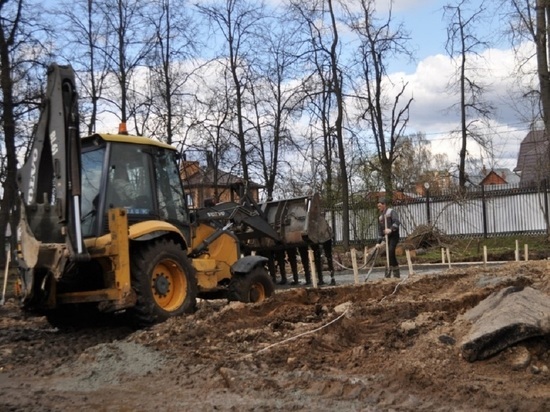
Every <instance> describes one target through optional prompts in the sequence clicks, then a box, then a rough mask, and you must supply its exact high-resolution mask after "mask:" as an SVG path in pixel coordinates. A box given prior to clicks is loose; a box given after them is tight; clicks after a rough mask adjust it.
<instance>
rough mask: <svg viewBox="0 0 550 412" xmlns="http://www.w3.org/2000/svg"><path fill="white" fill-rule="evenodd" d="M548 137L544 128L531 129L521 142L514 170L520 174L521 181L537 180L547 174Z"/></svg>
mask: <svg viewBox="0 0 550 412" xmlns="http://www.w3.org/2000/svg"><path fill="white" fill-rule="evenodd" d="M548 148H549V145H548V138H547V136H546V135H545V133H544V130H531V131H530V132H529V133H527V136H525V138H524V139H523V141H522V142H521V145H520V147H519V154H518V162H517V165H516V167H515V169H514V172H519V173H520V174H521V183H530V182H539V181H540V180H542V179H544V178H545V177H546V176H548V171H549V161H548Z"/></svg>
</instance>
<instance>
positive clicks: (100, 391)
mask: <svg viewBox="0 0 550 412" xmlns="http://www.w3.org/2000/svg"><path fill="white" fill-rule="evenodd" d="M549 269H550V267H549V263H548V262H546V261H538V262H520V263H511V264H507V265H503V266H491V267H489V266H487V267H486V268H484V267H483V266H479V267H471V268H468V269H452V270H447V271H442V272H441V273H438V274H433V275H421V276H420V275H415V276H413V277H411V278H408V279H400V280H399V279H397V280H396V279H382V280H375V281H370V282H368V283H366V284H362V285H358V286H354V285H348V286H336V287H324V288H321V289H312V288H307V289H306V288H304V287H303V286H302V287H297V288H292V289H284V290H283V289H281V290H278V293H276V294H275V295H274V296H273V297H272V298H270V299H269V300H268V301H266V302H264V303H262V304H242V303H231V304H227V303H226V302H225V301H201V302H200V303H199V309H198V311H197V312H196V313H194V314H193V315H190V316H187V317H183V318H176V319H170V320H169V321H167V322H165V323H163V324H159V325H156V326H154V327H152V328H150V329H147V330H139V331H132V330H131V329H129V328H127V327H125V326H121V325H118V326H117V325H104V326H103V327H100V328H83V329H80V330H73V331H58V330H56V329H53V328H51V327H50V326H49V325H48V324H47V323H46V321H45V319H44V318H40V317H26V316H24V315H22V314H21V312H19V310H18V308H17V305H16V304H15V303H14V302H13V301H10V302H9V303H8V305H6V306H4V307H1V308H0V316H1V317H0V362H1V364H0V368H1V369H0V390H1V391H2V394H3V395H2V400H0V410H30V411H33V410H36V411H48V410H51V411H57V410H59V411H61V410H74V409H80V410H84V411H86V410H90V411H91V410H94V411H95V410H107V411H118V410H137V411H140V410H143V411H149V410H157V411H169V410H197V411H211V410H239V411H252V410H285V411H286V410H315V411H334V410H400V411H412V410H415V411H418V410H420V411H422V410H424V411H456V410H464V411H468V410H479V411H483V410H500V411H515V410H522V411H543V410H550V372H549V367H550V351H549V349H550V337H549V336H543V337H535V338H530V339H528V340H525V341H522V342H519V343H516V344H514V345H513V346H510V347H508V348H506V349H504V350H503V351H501V352H499V353H498V354H496V355H495V356H493V357H491V358H489V359H486V360H483V361H476V362H468V361H466V360H465V359H463V358H462V357H461V350H460V349H461V341H462V339H463V338H464V337H465V336H466V335H467V334H468V332H469V330H470V328H471V325H470V324H469V323H468V321H467V320H466V319H465V317H464V316H463V315H464V313H465V312H466V311H468V310H469V309H471V308H473V307H475V306H477V305H478V304H479V303H480V302H481V301H483V300H484V299H485V298H487V297H488V296H489V295H490V294H491V293H493V292H496V291H498V290H501V289H503V288H505V287H509V286H516V287H518V288H521V287H526V286H530V287H532V288H534V289H537V290H539V291H541V292H543V293H546V294H549V295H550V276H549V273H550V271H549ZM337 280H338V279H337Z"/></svg>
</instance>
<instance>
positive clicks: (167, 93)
mask: <svg viewBox="0 0 550 412" xmlns="http://www.w3.org/2000/svg"><path fill="white" fill-rule="evenodd" d="M185 6H186V4H185V2H177V7H173V4H172V3H171V2H170V0H163V1H162V3H161V4H160V5H159V6H158V7H157V8H156V9H153V10H151V13H150V14H149V15H148V16H146V21H148V23H149V25H150V26H151V27H154V40H153V45H154V48H153V50H152V53H151V55H150V57H149V59H148V65H149V67H150V68H151V73H150V79H151V81H150V84H151V88H152V90H151V93H152V102H151V103H152V106H151V108H150V110H151V112H152V113H151V115H152V119H151V121H149V122H148V124H146V125H145V127H146V128H147V129H148V130H149V133H148V134H149V135H151V136H157V137H158V138H159V139H160V140H163V141H166V142H167V143H168V144H172V143H173V142H174V139H175V138H176V136H177V135H179V136H180V140H181V136H182V134H183V131H182V129H183V127H184V117H185V115H184V113H183V110H184V108H185V107H186V106H185V102H184V99H185V97H186V91H185V85H186V83H187V82H188V80H189V77H190V76H191V74H192V71H193V66H192V64H191V61H190V60H191V59H192V57H193V55H194V54H195V52H196V46H197V40H195V39H196V38H197V36H196V25H197V23H196V22H195V21H194V20H193V18H192V17H191V16H190V15H187V14H186V10H188V8H187V7H185Z"/></svg>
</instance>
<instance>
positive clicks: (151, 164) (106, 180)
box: [81, 134, 189, 237]
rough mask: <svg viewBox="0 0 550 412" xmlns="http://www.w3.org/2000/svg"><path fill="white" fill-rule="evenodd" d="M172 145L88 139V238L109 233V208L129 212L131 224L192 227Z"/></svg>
mask: <svg viewBox="0 0 550 412" xmlns="http://www.w3.org/2000/svg"><path fill="white" fill-rule="evenodd" d="M176 155H177V152H176V151H175V150H174V149H173V148H172V147H170V146H168V145H165V144H163V143H160V142H156V141H153V140H151V139H148V138H144V137H137V136H131V137H130V136H126V135H103V134H102V135H99V134H96V135H93V136H90V137H87V138H84V139H83V140H82V200H81V201H82V233H83V236H84V237H96V236H101V235H103V234H105V233H107V231H108V222H107V221H106V219H107V212H108V210H109V209H114V208H124V209H126V211H127V214H128V223H129V224H133V223H137V222H141V221H148V220H162V221H167V222H171V223H173V224H176V225H178V226H181V225H182V224H183V225H185V224H186V223H188V222H189V217H188V212H187V206H186V204H185V196H184V192H183V187H182V184H181V180H180V177H179V172H178V166H177V162H176Z"/></svg>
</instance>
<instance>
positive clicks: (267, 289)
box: [228, 266, 275, 303]
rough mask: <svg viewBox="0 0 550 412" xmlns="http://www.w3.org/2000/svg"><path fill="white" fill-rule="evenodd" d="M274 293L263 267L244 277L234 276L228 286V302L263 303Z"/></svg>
mask: <svg viewBox="0 0 550 412" xmlns="http://www.w3.org/2000/svg"><path fill="white" fill-rule="evenodd" d="M274 291H275V286H274V285H273V281H272V280H271V277H270V276H269V275H268V274H267V270H266V269H265V268H264V267H263V266H258V267H256V268H254V269H253V270H252V271H251V272H250V273H247V274H245V275H235V276H234V277H233V279H231V283H230V284H229V294H228V298H229V301H239V302H244V303H256V302H263V301H264V300H266V299H267V298H269V297H270V296H271V295H273V292H274Z"/></svg>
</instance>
